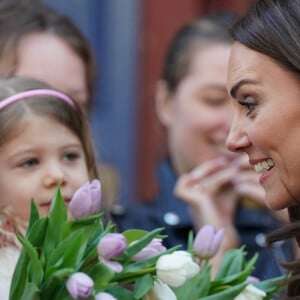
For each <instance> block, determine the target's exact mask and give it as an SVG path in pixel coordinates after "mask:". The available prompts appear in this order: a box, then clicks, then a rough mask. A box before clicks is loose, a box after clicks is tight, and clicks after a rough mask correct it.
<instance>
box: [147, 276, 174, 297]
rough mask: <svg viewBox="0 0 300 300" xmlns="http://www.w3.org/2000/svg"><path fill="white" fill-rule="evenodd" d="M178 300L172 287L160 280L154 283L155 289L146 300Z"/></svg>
mask: <svg viewBox="0 0 300 300" xmlns="http://www.w3.org/2000/svg"><path fill="white" fill-rule="evenodd" d="M166 299H168V300H177V297H176V295H175V294H174V292H173V291H172V290H171V289H170V287H169V286H168V285H167V284H165V283H164V282H162V281H161V280H160V279H158V280H156V281H154V285H153V288H152V289H151V290H150V291H149V292H148V293H147V294H146V295H145V297H144V300H166Z"/></svg>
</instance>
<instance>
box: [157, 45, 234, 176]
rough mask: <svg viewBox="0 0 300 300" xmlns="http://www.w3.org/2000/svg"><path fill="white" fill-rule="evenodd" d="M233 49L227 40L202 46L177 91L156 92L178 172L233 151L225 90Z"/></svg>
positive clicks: (229, 112)
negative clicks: (229, 148) (227, 143)
mask: <svg viewBox="0 0 300 300" xmlns="http://www.w3.org/2000/svg"><path fill="white" fill-rule="evenodd" d="M230 49H231V46H230V45H226V44H219V45H211V46H208V47H207V48H200V49H199V50H198V51H197V52H195V55H194V58H193V60H192V61H191V62H190V70H189V72H188V74H187V75H186V76H185V77H184V78H183V79H182V80H181V82H180V83H179V85H178V87H177V89H176V90H175V92H174V93H173V94H170V93H169V94H167V96H166V97H165V98H164V96H163V95H162V94H163V93H162V92H161V95H159V93H158V94H157V104H158V105H157V108H158V114H159V117H160V120H161V122H162V123H163V124H164V125H165V126H166V128H167V132H168V144H169V150H170V155H171V157H172V162H173V164H174V167H175V169H176V171H177V173H178V174H182V173H185V172H189V171H190V170H192V169H193V168H195V167H196V166H197V165H199V164H200V163H202V162H205V161H207V160H210V159H213V158H216V157H219V156H229V155H231V154H230V152H229V151H227V150H226V148H225V139H226V137H227V134H228V131H229V127H230V121H231V104H230V102H229V101H228V96H227V91H226V78H227V65H228V61H229V55H230ZM158 92H159V89H158ZM160 99H165V100H160ZM162 103H163V104H162Z"/></svg>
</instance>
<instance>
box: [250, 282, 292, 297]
mask: <svg viewBox="0 0 300 300" xmlns="http://www.w3.org/2000/svg"><path fill="white" fill-rule="evenodd" d="M286 278H287V277H286V276H280V277H276V278H272V279H268V280H264V281H260V282H258V283H256V284H254V285H255V286H256V287H257V288H258V289H260V290H263V291H264V292H265V293H266V294H267V296H266V297H265V298H264V300H269V299H273V295H276V294H278V293H279V292H280V290H281V289H284V284H285V282H284V280H285V279H286Z"/></svg>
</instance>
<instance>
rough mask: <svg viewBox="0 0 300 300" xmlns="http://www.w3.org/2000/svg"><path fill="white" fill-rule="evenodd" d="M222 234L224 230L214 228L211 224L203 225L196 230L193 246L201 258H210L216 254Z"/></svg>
mask: <svg viewBox="0 0 300 300" xmlns="http://www.w3.org/2000/svg"><path fill="white" fill-rule="evenodd" d="M223 236H224V230H223V229H220V230H218V231H217V230H216V228H215V227H214V226H212V225H204V226H203V227H201V228H200V230H199V231H198V233H197V235H196V238H195V241H194V245H193V248H194V250H195V254H196V255H197V256H198V257H199V258H201V259H210V258H212V257H213V256H215V255H216V253H217V252H218V250H219V248H220V245H221V243H222V240H223Z"/></svg>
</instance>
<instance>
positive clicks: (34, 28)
mask: <svg viewBox="0 0 300 300" xmlns="http://www.w3.org/2000/svg"><path fill="white" fill-rule="evenodd" d="M0 74H1V75H5V76H17V75H19V76H26V77H31V78H34V79H38V80H41V81H44V82H46V83H47V84H49V85H51V86H52V87H53V88H56V89H59V90H61V91H62V92H64V93H66V94H68V95H69V96H71V97H72V98H74V99H75V100H77V102H78V103H79V104H80V105H81V106H82V107H83V108H84V110H85V111H86V112H87V113H88V114H89V113H90V112H91V110H92V108H93V107H92V106H93V93H94V90H95V85H96V61H95V58H94V55H93V53H92V49H91V45H90V44H89V41H88V40H87V38H86V37H85V36H84V34H83V33H82V32H81V30H80V29H79V28H78V27H77V26H76V25H75V23H74V22H73V21H72V20H71V19H70V18H69V17H68V16H66V15H64V14H62V13H60V12H58V11H57V10H55V9H53V8H52V7H50V6H48V5H47V4H45V3H44V2H42V1H40V0H7V1H1V2H0ZM99 176H100V179H101V182H102V191H103V197H104V199H105V203H106V204H107V206H110V205H113V204H114V203H116V202H118V200H117V199H118V186H119V175H118V172H117V171H116V170H115V169H114V168H113V167H111V166H109V165H106V164H103V163H102V162H100V163H99Z"/></svg>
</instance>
